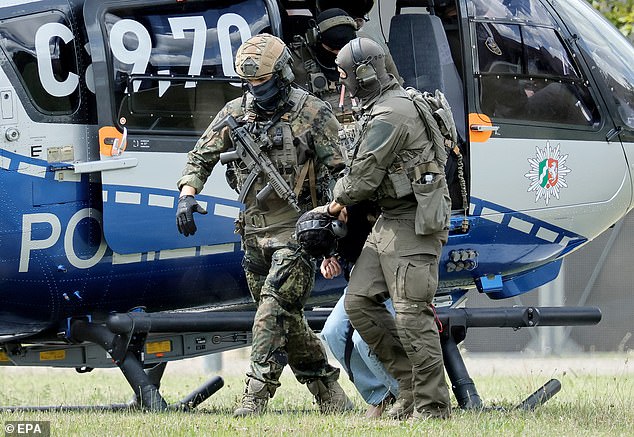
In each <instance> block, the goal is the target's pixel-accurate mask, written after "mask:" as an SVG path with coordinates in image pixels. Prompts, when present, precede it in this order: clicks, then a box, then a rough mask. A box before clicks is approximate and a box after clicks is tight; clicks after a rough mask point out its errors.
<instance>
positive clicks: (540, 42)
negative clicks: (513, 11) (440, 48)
mask: <svg viewBox="0 0 634 437" xmlns="http://www.w3.org/2000/svg"><path fill="white" fill-rule="evenodd" d="M474 25H475V29H476V36H477V41H478V42H477V70H476V71H477V76H478V77H479V79H480V96H481V98H480V104H481V109H482V111H483V112H484V113H486V114H489V115H491V116H493V117H500V118H508V119H521V120H531V121H537V122H544V123H563V124H572V125H582V126H592V125H593V124H594V123H596V122H597V121H598V109H597V107H596V105H595V104H594V102H593V100H592V98H591V96H590V93H589V91H588V89H587V85H586V83H585V82H584V81H583V80H582V78H581V76H580V74H579V73H578V69H577V67H576V65H575V64H574V62H573V61H572V58H571V57H570V56H569V54H568V51H567V50H566V48H565V46H564V45H563V43H562V42H561V40H560V39H559V37H558V35H557V33H556V32H555V30H554V29H551V28H547V27H537V26H528V25H519V24H498V23H491V22H475V23H474Z"/></svg>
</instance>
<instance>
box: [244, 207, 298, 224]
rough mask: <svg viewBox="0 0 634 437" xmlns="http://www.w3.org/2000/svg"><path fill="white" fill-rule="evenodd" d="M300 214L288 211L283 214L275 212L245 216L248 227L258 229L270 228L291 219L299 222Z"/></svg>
mask: <svg viewBox="0 0 634 437" xmlns="http://www.w3.org/2000/svg"><path fill="white" fill-rule="evenodd" d="M298 217H299V214H298V213H297V212H296V211H295V210H286V211H284V212H282V213H277V212H274V211H271V212H268V213H266V214H249V215H245V223H246V225H247V226H249V225H250V226H253V227H256V228H266V227H268V226H271V225H274V224H277V223H282V222H286V221H289V220H291V219H294V220H297V218H298Z"/></svg>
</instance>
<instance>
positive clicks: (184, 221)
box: [176, 194, 207, 237]
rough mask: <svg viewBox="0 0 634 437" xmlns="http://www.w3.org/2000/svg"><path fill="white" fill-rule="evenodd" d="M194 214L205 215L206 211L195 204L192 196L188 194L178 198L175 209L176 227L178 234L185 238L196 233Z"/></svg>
mask: <svg viewBox="0 0 634 437" xmlns="http://www.w3.org/2000/svg"><path fill="white" fill-rule="evenodd" d="M195 212H197V213H199V214H207V210H205V208H203V207H202V206H200V205H199V204H198V202H196V199H194V196H192V195H189V194H188V195H185V196H181V197H179V199H178V206H177V208H176V226H177V227H178V232H180V233H181V234H183V235H184V236H186V237H188V236H190V235H194V234H195V233H196V223H194V213H195Z"/></svg>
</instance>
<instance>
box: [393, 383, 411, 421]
mask: <svg viewBox="0 0 634 437" xmlns="http://www.w3.org/2000/svg"><path fill="white" fill-rule="evenodd" d="M413 412H414V394H413V393H412V392H411V391H410V390H401V392H400V393H399V394H398V398H397V399H396V402H394V405H392V408H390V410H389V411H388V412H387V415H388V417H391V418H392V419H398V420H405V419H407V418H408V417H410V416H411V415H412V413H413Z"/></svg>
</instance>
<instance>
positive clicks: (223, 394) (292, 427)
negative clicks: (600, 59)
mask: <svg viewBox="0 0 634 437" xmlns="http://www.w3.org/2000/svg"><path fill="white" fill-rule="evenodd" d="M231 364H232V363H225V367H231ZM176 369H177V370H174V371H171V370H170V366H169V365H168V370H167V372H166V374H165V376H164V378H163V381H162V386H161V393H162V395H163V396H164V397H165V398H166V400H167V401H168V402H174V401H177V400H178V399H180V398H182V397H184V396H185V395H186V394H187V393H189V392H190V391H191V390H193V389H194V388H196V387H197V386H199V385H200V384H201V383H203V382H204V381H205V376H204V375H201V374H200V373H201V372H197V371H195V369H187V368H186V366H183V365H180V367H177V368H176ZM183 369H185V370H183ZM556 377H557V378H558V379H559V380H560V381H561V383H562V390H561V392H560V393H559V394H557V395H556V396H555V397H554V398H553V399H551V400H550V401H549V402H548V403H546V404H545V405H543V406H541V407H538V408H537V409H536V410H535V411H533V412H526V411H518V410H512V407H513V406H514V405H516V404H518V403H519V402H521V401H522V399H524V398H525V397H526V396H527V395H528V394H530V393H531V392H533V391H534V390H535V389H536V388H537V387H539V386H541V385H542V384H543V383H545V382H546V380H547V379H548V377H544V376H543V375H540V374H537V375H535V374H532V373H529V374H524V375H517V376H482V377H474V381H475V383H476V385H477V388H478V391H479V393H480V395H481V397H482V398H483V400H484V401H485V403H486V405H488V406H496V407H501V409H502V411H500V410H488V411H483V412H465V411H461V410H458V409H455V410H454V414H453V417H452V418H451V419H450V420H447V421H438V420H429V421H424V422H415V423H412V422H397V421H392V420H389V419H380V420H366V419H364V417H363V413H364V411H365V404H364V403H363V400H362V399H361V398H360V397H359V395H358V394H357V393H356V392H355V390H354V388H353V386H352V384H351V383H350V382H349V381H348V380H347V378H346V377H342V378H341V382H342V385H343V386H344V388H345V390H346V391H347V393H349V394H350V395H351V397H352V399H353V401H354V402H355V405H356V407H357V410H356V411H354V412H352V413H349V414H344V415H321V414H320V413H319V411H318V409H317V407H316V405H314V403H313V400H312V397H311V395H310V393H309V392H308V390H307V389H306V388H305V387H303V386H301V385H299V384H298V383H297V382H296V381H295V379H294V378H293V377H292V375H291V374H290V373H285V374H284V375H283V377H282V387H281V388H280V389H279V390H278V392H277V394H276V396H275V397H274V398H273V399H272V400H271V402H270V403H269V410H268V413H267V414H265V415H264V416H261V417H253V418H244V419H234V418H233V417H231V412H232V411H233V408H234V407H235V405H236V402H237V401H238V400H239V399H240V397H241V393H242V390H243V376H239V372H237V371H236V369H233V372H231V374H228V375H227V376H224V379H225V386H224V388H222V389H221V390H220V391H219V392H218V393H216V394H215V395H214V396H212V397H211V398H210V399H208V400H207V401H205V402H204V403H203V404H201V405H200V406H199V407H198V409H197V410H196V411H194V412H189V413H184V412H168V413H141V412H136V411H135V412H131V411H125V412H98V411H82V412H78V411H75V412H0V422H1V423H3V424H4V422H6V421H9V420H48V421H50V422H51V430H52V432H51V435H52V436H75V435H80V436H199V435H214V436H215V435H262V436H274V435H285V436H298V437H299V436H304V435H316V436H347V435H355V436H375V435H412V434H416V435H430V436H533V435H535V436H574V437H581V436H625V435H634V408H632V407H633V406H634V378H633V377H632V376H631V375H628V374H616V375H612V376H599V375H579V374H575V373H574V372H563V373H562V374H559V375H556ZM0 387H1V388H0V404H2V405H5V406H7V405H80V404H83V405H97V404H106V403H110V402H115V403H121V402H126V401H127V400H128V399H130V397H131V389H130V388H129V386H128V385H127V383H126V381H125V379H124V378H123V376H122V375H121V374H120V372H118V371H116V370H95V371H93V372H91V373H89V374H85V375H79V374H76V373H75V372H74V371H72V370H59V369H33V368H27V369H15V368H0ZM454 405H455V400H454Z"/></svg>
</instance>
